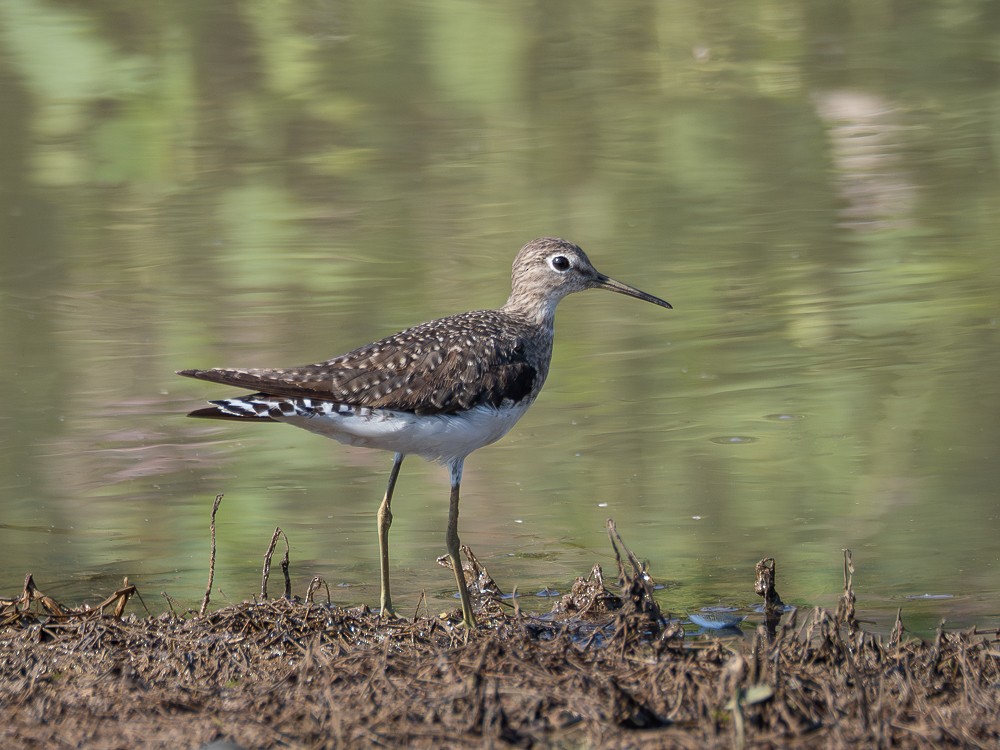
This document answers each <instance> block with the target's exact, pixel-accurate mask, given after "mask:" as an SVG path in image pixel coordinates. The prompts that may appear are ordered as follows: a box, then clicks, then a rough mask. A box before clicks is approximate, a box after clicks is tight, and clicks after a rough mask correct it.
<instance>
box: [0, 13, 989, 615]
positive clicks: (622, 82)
mask: <svg viewBox="0 0 1000 750" xmlns="http://www.w3.org/2000/svg"><path fill="white" fill-rule="evenodd" d="M984 8H985V6H984ZM578 10H579V12H578V13H575V14H574V15H573V17H572V18H571V19H569V20H567V18H566V15H565V13H563V12H562V11H561V9H560V8H559V6H556V5H552V6H549V5H546V4H541V5H539V6H538V7H535V6H532V7H531V8H530V9H529V8H524V9H518V8H508V7H507V6H504V8H502V9H501V8H499V6H496V7H494V6H486V5H482V6H480V5H473V4H469V5H467V6H462V7H461V8H459V7H458V6H457V5H456V6H455V7H451V8H450V9H448V10H446V9H445V8H444V7H443V6H439V5H438V4H434V3H430V4H417V5H410V6H407V7H406V8H405V9H404V10H401V9H400V8H396V7H394V6H393V7H388V6H387V7H385V8H382V7H380V6H377V5H375V4H370V5H365V6H361V5H357V6H356V7H354V6H351V7H348V6H345V7H343V8H340V7H339V6H338V10H337V11H336V12H330V11H329V8H326V6H323V8H322V9H321V8H320V7H319V6H317V5H316V4H309V3H307V4H294V3H292V4H280V5H274V6H273V7H269V9H268V10H267V12H261V11H260V8H257V7H256V6H253V5H248V4H242V5H241V4H236V5H233V6H226V7H225V8H217V9H215V10H213V11H212V12H209V13H205V12H202V10H201V9H198V10H193V9H191V10H185V9H183V8H178V9H176V10H175V12H172V13H170V14H162V15H156V14H153V15H150V14H149V13H148V12H147V11H146V10H145V9H144V6H140V5H136V6H134V8H129V7H124V6H122V7H118V6H116V7H114V8H110V6H108V7H105V6H102V5H95V4H84V5H82V6H81V5H79V4H77V5H74V6H73V7H70V6H69V5H67V4H62V5H60V4H38V3H35V4H32V3H21V4H10V3H8V4H3V5H0V94H2V97H3V102H4V117H3V118H0V165H2V169H0V175H2V177H0V188H2V190H3V195H4V201H3V209H2V210H0V235H2V236H3V237H4V242H3V245H2V247H0V314H2V319H3V323H4V324H3V325H2V326H0V359H2V361H3V362H4V363H5V365H7V369H6V372H7V375H8V381H7V385H8V388H7V390H6V392H5V399H4V409H3V410H0V448H2V450H0V507H2V508H3V524H4V525H3V526H0V555H2V556H3V563H4V570H6V571H7V576H6V578H5V579H4V581H3V585H4V588H6V589H7V591H8V593H9V592H10V591H16V590H17V589H18V587H19V586H20V585H21V583H22V581H23V574H24V573H25V572H28V571H31V572H33V573H34V574H35V576H36V579H37V580H38V581H39V583H40V585H42V582H43V581H46V580H47V581H52V582H53V583H49V584H45V585H44V586H43V588H45V589H46V590H59V589H58V586H59V583H57V582H63V581H67V580H69V579H70V576H73V577H75V578H74V579H73V580H69V582H68V583H67V584H66V585H67V591H72V596H71V597H70V598H77V597H82V596H88V595H89V596H92V597H95V598H96V597H98V596H103V595H105V594H107V593H108V588H109V587H108V586H103V585H102V586H97V585H96V584H94V581H95V580H97V581H102V582H103V581H114V582H115V584H116V585H117V583H118V582H119V580H120V578H121V577H122V576H124V575H126V574H127V575H129V576H130V578H131V580H133V581H134V582H136V583H137V584H138V585H139V587H140V589H141V590H142V591H143V593H144V597H145V599H146V601H147V603H150V602H152V601H153V600H155V592H158V591H160V590H164V589H166V590H167V591H168V592H169V593H171V594H172V595H174V596H176V597H178V598H179V599H181V600H182V601H187V602H195V601H198V600H199V599H200V597H201V594H202V591H203V586H204V580H205V574H206V572H207V554H208V551H207V550H208V540H207V528H208V518H209V513H210V510H211V503H212V500H213V498H214V497H215V495H216V494H217V493H218V492H224V493H225V494H226V498H225V500H224V502H223V506H222V509H221V511H220V516H219V542H220V546H219V550H220V554H219V568H218V576H217V581H218V583H219V585H220V586H221V587H222V590H223V592H224V594H225V595H226V596H228V597H230V598H232V599H242V598H243V597H244V596H246V595H248V594H249V593H250V592H252V591H254V590H255V589H256V585H257V582H258V575H259V565H260V561H261V559H262V556H263V552H264V549H265V547H266V543H267V540H268V539H270V535H271V532H272V531H273V528H274V526H276V525H279V524H280V525H281V526H282V528H284V529H285V530H286V531H287V532H288V534H289V537H290V539H291V540H292V571H293V573H295V574H297V575H298V576H299V577H300V578H299V580H301V581H307V580H309V579H310V578H311V577H312V575H314V574H321V575H323V576H324V577H325V578H326V579H327V580H329V581H330V582H331V583H332V584H334V587H335V588H334V590H335V591H336V592H337V596H338V598H339V599H340V600H341V601H342V602H343V603H348V604H355V603H360V602H367V603H369V604H373V603H374V602H375V601H376V598H377V594H376V593H375V592H376V591H377V565H376V560H377V554H376V549H375V542H374V539H373V536H374V535H373V534H372V531H373V529H374V512H375V507H376V505H377V500H378V498H379V497H380V496H381V492H382V487H381V485H382V484H383V482H384V475H381V474H380V472H384V471H387V466H386V465H385V462H384V461H380V460H379V459H378V457H373V456H368V455H366V454H364V453H363V452H360V451H354V450H349V449H347V450H345V449H340V448H339V447H338V446H327V445H325V444H324V443H323V441H315V442H314V441H312V440H310V437H309V436H307V435H303V436H295V435H292V434H289V433H291V432H293V431H281V430H278V431H270V430H267V429H266V428H262V429H261V431H260V432H257V431H251V430H245V431H244V430H241V429H240V428H238V427H236V428H226V429H217V428H213V427H211V426H205V425H202V424H198V423H194V422H193V421H192V420H185V419H184V418H183V417H182V415H183V414H184V413H185V412H186V411H187V410H189V409H190V408H193V407H195V406H197V404H198V402H199V401H200V400H201V397H202V396H203V395H204V393H203V391H201V390H199V389H198V388H197V386H196V385H195V384H191V385H187V384H184V383H177V382H174V380H175V376H174V375H173V371H174V370H176V369H177V368H179V367H182V366H185V365H186V364H188V363H191V362H205V363H206V364H223V363H229V362H231V363H237V364H241V363H252V362H268V361H274V362H282V361H287V362H297V361H302V362H305V361H310V360H314V359H315V358H321V357H322V356H325V355H327V354H328V353H329V352H330V351H346V350H349V349H350V348H352V347H354V346H356V345H359V344H361V343H363V342H365V341H371V340H373V339H376V338H378V337H379V336H382V335H385V334H387V333H391V332H392V331H395V330H399V329H401V328H404V327H406V326H407V325H412V324H413V323H415V322H418V321H420V320H425V319H428V318H432V317H438V316H441V315H446V314H449V313H452V312H455V311H456V310H462V309H466V308H467V306H468V305H469V304H470V301H473V302H474V304H476V305H477V306H481V307H495V306H496V305H497V304H500V303H502V301H503V298H504V296H505V295H506V291H507V287H506V283H507V274H506V271H505V269H504V267H505V266H506V264H507V262H508V260H509V258H508V257H507V253H508V248H510V247H512V246H518V245H520V244H523V242H525V241H526V240H528V239H530V238H531V237H534V236H540V235H550V234H556V235H563V236H570V237H574V238H578V239H579V241H580V242H581V243H583V244H584V245H585V247H587V248H588V249H593V252H594V253H597V254H599V255H600V256H601V257H602V258H607V261H606V265H607V268H606V269H605V270H606V271H608V272H609V273H611V274H612V275H616V276H620V277H621V278H628V279H634V280H635V281H636V282H637V283H638V285H639V286H646V287H649V288H652V289H656V290H663V293H664V294H665V295H666V296H667V297H668V298H669V299H670V300H671V302H673V303H674V304H675V306H676V314H674V315H672V316H670V319H669V320H658V319H649V318H648V317H646V316H643V315H642V314H641V312H640V311H637V310H635V309H629V308H623V307H622V306H620V305H616V304H614V302H613V301H611V300H609V301H606V302H602V301H600V300H595V299H591V300H588V301H587V302H586V303H585V304H584V303H580V302H579V301H575V300H572V299H571V300H569V301H567V302H566V303H565V305H566V306H568V307H566V309H564V310H563V311H562V313H561V315H560V317H559V319H558V321H557V328H558V331H559V333H558V339H559V340H558V342H557V344H556V347H555V353H554V361H553V367H552V373H551V375H550V378H549V381H548V383H547V385H546V389H545V391H544V392H543V393H542V395H541V397H540V399H539V401H538V402H537V404H536V405H535V406H534V407H533V408H532V411H531V412H530V413H529V414H528V415H527V416H526V417H525V419H524V420H523V421H522V422H521V423H520V424H519V425H518V426H517V428H516V429H515V430H514V431H513V432H512V433H511V434H510V435H508V436H507V437H506V438H505V439H504V440H503V441H501V442H500V443H498V444H496V445H495V446H492V447H490V448H489V449H486V450H482V451H479V452H477V453H476V454H475V455H474V456H473V457H472V458H471V459H470V462H471V464H472V465H471V466H470V467H469V468H470V471H468V472H467V476H466V484H467V486H465V487H463V490H464V496H465V499H464V502H463V508H462V513H463V520H462V523H463V528H465V529H468V532H467V534H466V537H465V538H463V541H465V542H467V543H469V544H470V545H471V546H472V548H473V549H474V550H475V552H476V554H477V555H478V556H479V557H480V559H482V560H483V561H484V562H485V563H486V564H487V565H488V566H489V567H490V570H491V572H492V573H493V575H494V576H495V577H496V578H497V579H498V582H500V583H501V585H504V584H506V585H505V589H506V590H510V589H513V587H514V585H517V586H518V588H519V590H523V591H537V590H540V589H543V588H544V587H546V586H548V587H550V588H552V589H557V590H567V589H568V586H569V584H570V582H571V581H572V579H573V577H574V576H576V575H579V574H581V573H584V572H586V571H588V570H590V568H591V566H592V565H593V563H594V562H595V561H604V562H607V561H608V559H609V558H608V555H609V552H608V549H607V545H606V537H605V536H604V533H603V529H604V523H605V520H606V519H607V518H608V517H609V516H611V517H614V518H615V520H616V521H617V523H618V526H619V528H620V529H622V532H623V534H625V536H626V537H627V538H628V539H629V543H630V546H631V547H632V548H633V549H635V550H636V551H637V552H638V553H639V554H640V555H641V556H643V557H648V558H649V560H650V563H651V569H652V572H653V575H654V577H655V578H657V580H658V581H659V582H661V583H667V584H669V585H670V588H668V589H667V590H665V591H662V592H660V596H661V598H662V601H663V603H664V605H665V608H668V609H674V610H675V611H689V612H690V611H698V610H699V609H701V608H702V607H704V606H712V605H720V604H721V605H727V606H736V607H739V608H741V610H745V608H746V607H747V606H748V604H755V603H756V602H755V596H754V595H753V593H752V582H753V564H754V562H755V561H757V560H759V559H761V557H764V556H773V557H775V558H777V559H778V561H779V563H780V564H781V566H782V571H783V578H784V582H783V585H782V593H783V594H785V595H786V598H787V599H788V600H789V601H791V602H794V603H797V604H804V605H807V606H808V605H812V604H823V605H826V606H829V605H831V604H832V603H834V602H835V600H836V597H837V596H838V594H839V591H840V587H841V581H840V554H841V553H840V550H841V549H843V548H851V549H853V550H854V559H855V563H856V566H857V568H858V573H857V575H856V579H855V581H856V588H857V591H858V596H859V606H861V607H863V608H864V607H867V611H866V613H865V614H866V616H868V615H870V616H871V617H873V618H874V619H876V620H877V621H879V622H883V623H888V625H887V627H888V626H891V622H892V619H893V617H894V615H895V609H896V607H897V606H903V607H904V620H905V621H906V624H907V626H908V627H910V628H913V629H915V630H918V631H921V630H923V631H929V630H931V629H932V628H934V627H935V626H936V624H937V622H938V620H939V619H940V618H941V617H947V618H948V620H949V622H950V623H954V624H956V625H959V624H963V623H965V624H969V623H972V622H980V623H982V624H984V625H988V624H989V622H991V621H992V622H993V624H996V622H995V620H996V616H997V615H996V601H997V598H998V594H1000V589H998V587H997V583H996V581H997V580H998V579H997V575H996V566H997V565H998V560H1000V547H998V541H997V540H998V539H1000V528H998V525H1000V513H998V506H997V502H996V492H995V488H996V487H997V486H998V484H1000V474H998V472H1000V468H998V466H1000V463H998V462H997V461H996V460H995V454H996V449H997V446H998V445H1000V421H998V420H997V419H996V414H997V413H998V412H1000V385H998V384H997V379H996V378H995V376H994V373H995V372H996V371H997V370H998V369H1000V361H998V357H1000V340H998V338H1000V330H998V329H1000V327H998V325H997V323H996V321H997V319H998V318H1000V314H998V312H997V299H998V295H997V288H998V282H1000V255H998V254H997V253H996V237H997V236H998V235H1000V226H998V225H1000V214H998V212H997V211H996V206H997V205H998V204H1000V190H998V187H1000V179H998V174H997V171H996V169H995V167H994V165H995V162H996V159H995V156H996V154H995V145H996V125H995V121H996V113H995V111H994V110H995V106H994V100H995V91H994V89H995V81H994V78H995V71H994V69H993V68H994V63H993V61H992V60H990V59H989V56H988V55H985V56H983V57H980V56H979V55H980V53H979V52H978V51H980V50H989V49H992V48H993V46H994V45H993V42H992V35H993V34H994V32H993V31H992V29H993V28H994V27H995V24H991V23H989V19H988V18H984V17H982V14H984V13H986V12H987V11H986V10H984V9H983V8H980V9H978V10H977V9H972V10H969V9H968V8H964V7H963V8H961V9H958V8H957V6H956V8H947V7H942V8H935V9H934V11H933V12H929V11H928V12H921V11H913V12H910V11H908V12H907V13H905V14H899V13H894V12H891V11H887V12H886V13H884V14H881V15H878V14H876V15H872V14H866V15H864V17H863V18H855V17H853V15H854V14H857V13H863V12H864V11H863V10H861V9H860V6H858V7H857V8H855V7H851V6H837V7H836V8H833V7H832V6H831V7H826V6H822V5H815V4H808V5H807V7H803V6H802V5H801V4H790V3H780V2H779V3H777V4H776V5H769V6H768V9H767V12H766V13H764V14H763V15H761V11H760V10H759V9H758V8H757V7H756V6H754V5H752V4H746V5H745V6H739V7H736V6H733V8H732V9H731V10H732V13H727V14H706V13H704V12H703V10H701V9H700V7H698V6H696V5H691V6H690V7H688V6H683V5H677V4H660V5H654V6H650V5H649V4H643V5H642V6H641V7H640V6H639V5H636V6H635V7H634V8H628V7H626V8H624V9H622V10H623V11H624V12H619V11H618V10H617V6H616V12H615V13H613V14H608V13H607V12H606V9H605V8H604V7H603V6H598V5H593V6H581V7H580V8H579V9H578ZM595 30H597V31H595ZM692 50H696V51H697V52H696V54H695V55H692ZM644 277H645V278H644ZM570 308H572V309H571V310H570ZM567 313H570V314H567ZM745 438H753V441H752V442H751V441H748V440H746V439H745ZM315 443H319V444H318V445H317V444H315ZM440 471H441V470H440V469H439V468H437V467H434V466H421V467H416V468H415V469H414V470H413V471H412V474H411V475H409V476H406V477H404V478H403V479H402V480H401V484H402V485H403V486H401V487H400V488H399V492H400V496H401V498H402V497H405V502H400V503H399V507H398V508H397V509H396V512H395V521H394V526H393V534H394V540H398V548H397V550H396V551H397V553H398V554H397V562H396V565H397V566H398V567H397V568H396V570H398V579H397V578H394V583H395V582H396V581H397V580H398V584H397V585H398V586H399V588H400V594H399V596H400V604H401V608H402V609H403V611H405V607H406V606H407V601H409V603H410V604H412V605H413V606H415V603H416V601H417V600H418V599H419V592H421V591H425V590H426V591H427V593H428V595H429V600H430V602H431V606H432V607H435V606H436V607H439V608H444V607H446V606H452V601H451V596H450V595H451V585H450V583H449V578H448V575H449V574H448V572H447V571H443V570H440V569H437V568H436V567H435V565H434V560H435V558H436V557H437V556H438V555H439V554H441V552H442V548H443V538H441V536H442V535H441V533H440V529H441V528H442V527H443V520H444V517H445V514H446V508H445V507H443V503H442V502H441V501H440V491H439V488H440V486H441V483H442V482H443V481H445V477H444V476H443V475H442V474H441V473H440ZM67 571H71V572H70V573H68V572H67ZM339 584H347V586H345V587H343V588H337V586H338V585H339ZM404 591H407V592H409V593H410V594H411V595H410V596H409V597H407V596H406V595H404V593H403V592H404ZM148 592H153V594H154V595H153V596H147V595H146V594H147V593H148ZM926 592H931V593H934V592H946V593H947V594H949V595H951V596H952V597H953V598H951V599H915V598H908V597H918V596H921V595H922V594H924V593H926ZM225 598H226V597H225V596H219V597H216V596H213V601H223V600H224V599H225ZM538 601H542V600H538ZM909 618H912V620H911V619H909ZM990 618H992V620H991V619H990Z"/></svg>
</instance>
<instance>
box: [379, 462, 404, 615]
mask: <svg viewBox="0 0 1000 750" xmlns="http://www.w3.org/2000/svg"><path fill="white" fill-rule="evenodd" d="M403 458H404V456H403V454H402V453H397V454H396V455H395V456H393V458H392V470H391V471H390V472H389V484H388V486H387V487H386V488H385V497H383V498H382V504H381V505H379V506H378V513H377V514H376V519H377V521H378V554H379V568H380V572H381V575H382V581H381V587H382V588H381V594H380V596H379V607H380V613H381V614H382V615H383V616H388V617H395V616H396V613H395V612H394V611H393V609H392V597H391V596H390V595H389V527H390V526H392V509H391V508H390V507H389V505H390V503H392V491H393V490H394V489H396V478H397V477H398V476H399V467H400V466H402V465H403Z"/></svg>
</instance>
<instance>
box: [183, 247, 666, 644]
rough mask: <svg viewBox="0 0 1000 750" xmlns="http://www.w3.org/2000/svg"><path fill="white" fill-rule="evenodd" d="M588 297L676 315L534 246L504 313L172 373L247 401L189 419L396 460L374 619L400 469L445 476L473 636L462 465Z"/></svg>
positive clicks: (520, 405) (531, 387)
mask: <svg viewBox="0 0 1000 750" xmlns="http://www.w3.org/2000/svg"><path fill="white" fill-rule="evenodd" d="M587 289H606V290H608V291H612V292H617V293H619V294H624V295H627V296H629V297H634V298H636V299H640V300H644V301H646V302H650V303H652V304H654V305H659V306H660V307H665V308H671V307H672V306H671V305H670V303H669V302H666V301H664V300H662V299H660V298H659V297H654V296H653V295H651V294H647V293H646V292H643V291H640V290H639V289H636V288H635V287H632V286H629V285H628V284H624V283H622V282H620V281H616V280H614V279H612V278H610V277H608V276H606V275H604V274H603V273H601V272H600V271H598V270H597V269H596V268H595V267H594V265H593V264H592V263H591V262H590V259H589V258H588V257H587V255H586V253H584V251H583V250H582V249H581V248H580V247H578V246H577V245H574V244H573V243H572V242H568V241H567V240H564V239H560V238H557V237H540V238H538V239H534V240H532V241H531V242H529V243H527V244H526V245H525V246H524V247H522V248H521V250H520V251H519V252H518V253H517V256H516V257H515V258H514V263H513V267H512V270H511V292H510V297H509V298H508V299H507V302H506V303H505V304H504V305H503V306H502V307H500V308H498V309H493V310H474V311H471V312H464V313H459V314H457V315H451V316H448V317H444V318H439V319H436V320H431V321H428V322H426V323H421V324H419V325H416V326H413V327H412V328H407V329H406V330H404V331H401V332H399V333H396V334H394V335H391V336H388V337H386V338H383V339H380V340H379V341H375V342H373V343H370V344H365V345H363V346H361V347H359V348H357V349H354V350H353V351H350V352H348V353H346V354H342V355H340V356H338V357H333V358H332V359H327V360H324V361H322V362H317V363H315V364H308V365H301V366H296V367H284V368H273V369H244V368H214V369H206V370H199V369H188V370H180V371H178V372H177V374H178V375H184V376H186V377H191V378H197V379H199V380H206V381H209V382H212V383H217V384H220V385H226V386H233V387H236V388H241V389H246V390H250V391H253V393H252V394H250V395H237V396H233V397H230V398H223V399H219V400H213V401H209V402H208V403H210V404H211V406H210V407H205V408H201V409H197V410H195V411H192V412H190V414H189V415H188V416H191V417H198V418H208V419H223V420H235V421H239V422H285V423H287V424H290V425H294V426H295V427H300V428H303V429H306V430H309V431H310V432H314V433H317V434H319V435H323V436H325V437H328V438H333V439H334V440H337V441H339V442H341V443H345V444H348V445H355V446H363V447H366V448H374V449H379V450H383V451H389V452H391V453H392V454H393V459H392V467H391V468H390V470H389V480H388V484H387V485H386V490H385V494H384V495H383V497H382V502H381V503H380V505H379V507H378V511H377V514H376V522H377V530H378V545H379V569H380V594H379V605H380V609H379V611H380V614H381V615H382V616H386V617H394V616H396V615H395V610H394V609H393V605H392V597H391V594H390V587H389V527H390V526H391V524H392V509H391V504H392V496H393V491H394V490H395V487H396V480H397V478H398V476H399V471H400V468H401V466H402V463H403V459H404V458H405V457H406V456H408V455H416V456H420V457H422V458H424V459H426V460H428V461H437V462H440V463H442V464H444V465H445V466H447V467H448V469H449V473H450V482H451V492H450V496H449V510H448V526H447V531H446V534H445V543H446V548H447V552H448V557H449V559H450V561H451V565H452V568H453V570H454V572H455V579H456V582H457V585H458V592H459V597H460V598H461V602H462V620H463V622H464V623H465V625H467V626H468V627H469V628H475V627H476V619H475V614H474V612H473V608H472V601H471V597H470V595H469V590H468V586H467V585H466V582H465V575H464V573H463V570H462V564H461V560H460V557H459V550H460V541H459V536H458V506H459V496H460V488H461V483H462V472H463V468H464V465H465V459H466V457H468V455H469V454H470V453H472V452H473V451H475V450H477V449H479V448H482V447H483V446H485V445H489V444H491V443H494V442H496V441H497V440H499V439H500V438H502V437H503V436H504V435H506V434H507V432H509V431H510V429H511V428H512V427H513V426H514V424H515V423H516V422H517V421H518V420H519V419H520V418H521V417H522V416H524V413H525V412H526V411H527V410H528V408H529V407H530V406H531V405H532V404H533V403H534V401H535V399H536V398H537V397H538V394H539V391H541V389H542V385H543V384H544V383H545V378H546V376H547V375H548V372H549V363H550V361H551V359H552V344H553V337H554V324H555V312H556V306H557V305H558V303H559V301H560V300H562V299H563V298H564V297H565V296H566V295H568V294H572V293H574V292H581V291H584V290H587Z"/></svg>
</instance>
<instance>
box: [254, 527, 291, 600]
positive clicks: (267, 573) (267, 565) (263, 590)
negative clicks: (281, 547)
mask: <svg viewBox="0 0 1000 750" xmlns="http://www.w3.org/2000/svg"><path fill="white" fill-rule="evenodd" d="M279 536H280V537H283V538H284V540H285V555H284V557H282V558H281V572H282V573H284V575H285V598H286V599H288V598H290V597H291V596H292V582H291V580H290V579H289V577H288V549H289V547H288V536H287V535H286V534H285V532H284V531H282V530H281V527H280V526H275V527H274V533H273V534H272V535H271V543H270V544H268V545H267V552H265V553H264V570H263V572H262V574H261V579H260V598H261V599H267V580H268V579H269V578H270V577H271V558H272V557H273V556H274V548H275V546H276V545H277V544H278V537H279Z"/></svg>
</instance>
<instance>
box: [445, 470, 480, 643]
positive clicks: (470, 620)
mask: <svg viewBox="0 0 1000 750" xmlns="http://www.w3.org/2000/svg"><path fill="white" fill-rule="evenodd" d="M464 463H465V458H464V457H463V458H459V459H456V460H454V461H452V462H451V502H450V505H449V507H448V533H447V535H446V536H445V542H446V544H447V545H448V557H449V558H450V559H451V565H452V567H453V568H454V569H455V581H456V582H457V583H458V594H459V596H461V597H462V620H463V621H464V622H465V624H466V625H467V626H468V627H470V628H474V627H476V616H475V615H474V614H473V613H472V597H470V596H469V587H468V586H467V585H466V584H465V573H464V572H463V571H462V557H461V552H460V549H459V548H460V546H461V542H459V541H458V495H459V487H460V486H461V484H462V465H463V464H464Z"/></svg>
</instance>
